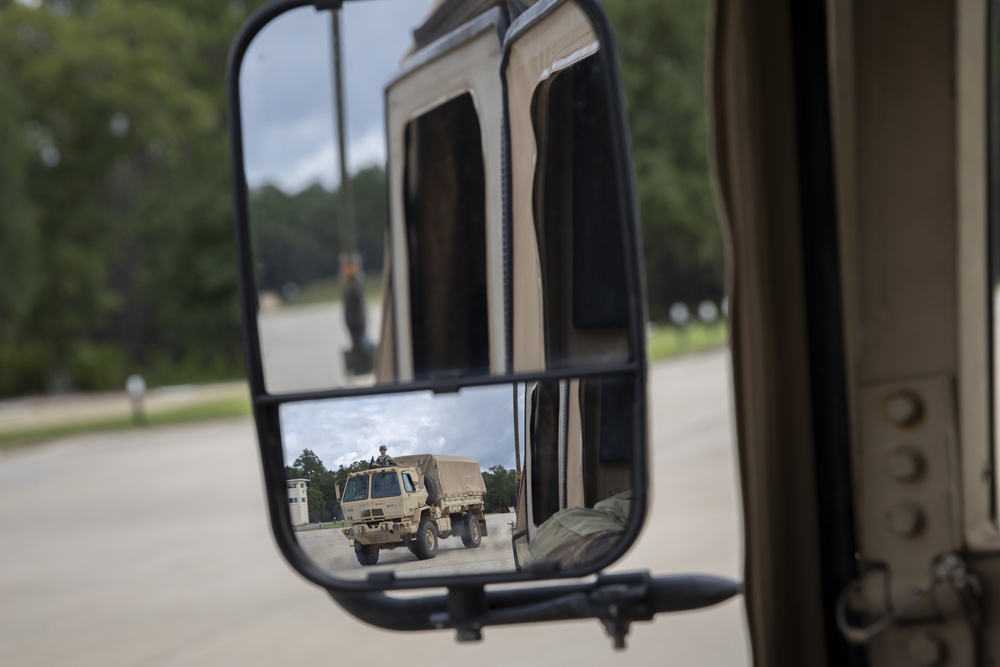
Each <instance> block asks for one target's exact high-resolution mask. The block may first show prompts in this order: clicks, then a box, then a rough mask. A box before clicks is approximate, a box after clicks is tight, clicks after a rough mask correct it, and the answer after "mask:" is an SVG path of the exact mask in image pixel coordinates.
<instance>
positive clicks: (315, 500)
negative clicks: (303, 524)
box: [306, 484, 328, 523]
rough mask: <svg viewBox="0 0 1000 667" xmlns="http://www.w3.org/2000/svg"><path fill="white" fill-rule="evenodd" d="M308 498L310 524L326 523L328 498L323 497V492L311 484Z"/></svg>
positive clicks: (307, 491) (307, 494)
mask: <svg viewBox="0 0 1000 667" xmlns="http://www.w3.org/2000/svg"><path fill="white" fill-rule="evenodd" d="M306 498H307V499H308V501H309V522H310V523H317V522H318V521H326V520H327V519H328V517H327V509H326V498H324V497H323V492H322V491H321V490H320V489H319V488H317V487H316V486H315V485H312V484H310V485H309V488H308V489H307V490H306Z"/></svg>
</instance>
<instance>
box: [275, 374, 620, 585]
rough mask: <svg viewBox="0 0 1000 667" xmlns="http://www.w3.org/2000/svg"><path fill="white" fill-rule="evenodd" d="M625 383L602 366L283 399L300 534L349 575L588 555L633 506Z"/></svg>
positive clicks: (315, 552)
mask: <svg viewBox="0 0 1000 667" xmlns="http://www.w3.org/2000/svg"><path fill="white" fill-rule="evenodd" d="M630 388H631V384H629V382H627V381H624V380H621V379H618V378H614V377H604V378H589V379H585V380H583V379H569V380H547V381H543V382H533V383H526V384H516V385H495V386H489V387H477V388H467V389H464V390H462V391H461V392H458V393H455V394H433V393H430V392H404V393H397V394H390V395H384V396H377V397H354V398H341V399H328V400H322V401H309V402H301V403H289V404H285V405H282V407H281V412H280V421H281V432H282V440H283V442H284V447H285V462H286V468H285V475H286V482H287V489H288V506H289V512H290V517H291V521H292V524H293V525H294V526H295V527H296V533H295V534H296V538H297V539H298V542H299V544H300V546H301V547H302V549H303V551H305V553H306V554H307V555H308V556H309V557H310V558H311V559H312V560H313V561H314V562H315V564H316V565H318V566H319V567H321V568H323V569H325V570H326V571H328V572H329V573H331V574H332V575H335V576H337V577H340V578H344V579H361V578H365V577H367V576H368V575H369V574H371V573H379V572H381V573H384V572H386V571H391V572H393V574H394V575H395V576H396V577H401V578H406V577H428V576H443V575H455V574H472V573H483V572H507V571H514V570H516V569H520V568H526V567H527V568H531V567H545V568H547V569H551V568H553V567H562V568H566V567H571V566H577V565H585V564H587V563H589V562H593V561H594V560H596V559H598V558H600V557H601V556H602V555H603V554H605V553H607V551H608V550H609V549H611V548H612V547H613V546H614V545H615V544H617V542H618V541H619V539H620V537H621V535H622V534H623V531H624V530H625V528H626V526H627V525H628V520H629V516H630V513H631V504H632V501H631V489H632V476H631V461H632V446H633V443H634V440H633V437H634V434H633V424H634V416H635V413H634V410H635V406H634V400H633V397H632V395H631V389H630Z"/></svg>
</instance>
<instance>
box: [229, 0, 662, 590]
mask: <svg viewBox="0 0 1000 667" xmlns="http://www.w3.org/2000/svg"><path fill="white" fill-rule="evenodd" d="M336 4H337V3H307V2H301V1H292V2H277V3H273V4H271V5H268V6H267V7H265V8H264V9H263V10H261V11H260V12H258V13H257V14H256V15H255V16H254V17H252V18H251V19H250V21H249V22H248V23H247V25H246V26H245V27H244V29H243V31H242V32H241V34H240V35H239V36H238V38H237V40H236V42H235V44H234V48H233V53H232V56H231V60H230V72H229V86H230V91H229V92H230V97H231V110H232V114H231V115H232V133H233V165H234V194H235V207H236V226H237V240H238V245H239V250H240V281H241V288H242V305H243V313H244V335H245V344H246V348H247V364H248V374H249V379H250V388H251V394H252V398H253V403H254V415H255V420H256V425H257V430H258V438H259V441H260V445H261V455H262V460H263V464H264V473H265V480H266V483H267V493H268V500H269V506H270V510H271V516H272V523H273V526H274V530H275V534H276V536H277V539H278V542H279V545H280V546H281V548H282V551H283V552H284V553H285V555H286V557H288V558H289V560H290V562H291V563H292V564H293V566H295V567H296V568H297V569H298V570H299V571H300V572H302V573H303V574H304V575H305V576H307V577H308V578H310V579H311V580H313V581H315V582H317V583H320V584H322V585H324V586H326V587H328V588H331V589H342V590H359V589H367V590H374V589H385V588H392V587H399V588H405V587H415V586H439V585H449V584H454V583H455V582H465V583H490V582H501V581H516V580H523V579H530V578H537V577H540V576H544V577H552V576H581V575H585V574H588V573H592V572H594V571H596V570H599V569H601V568H602V567H604V566H606V565H607V564H609V563H611V562H613V561H614V560H615V559H617V558H618V557H620V556H621V554H622V553H624V551H625V550H626V549H627V547H628V546H629V544H631V542H632V541H634V539H635V537H636V536H637V534H638V531H639V528H640V526H641V523H642V519H643V516H644V512H645V493H646V483H647V480H646V424H645V422H646V418H645V355H644V326H643V322H644V316H643V307H642V304H643V298H642V294H641V288H640V285H641V282H640V279H639V275H640V271H641V267H640V265H639V261H638V257H639V252H638V240H637V220H636V215H635V208H634V201H633V200H634V195H633V183H632V177H631V166H630V161H629V154H628V137H627V129H626V127H625V124H624V120H623V106H622V100H621V92H620V84H619V83H618V74H617V65H616V61H615V57H614V46H613V42H612V37H611V33H610V30H609V28H608V26H607V22H606V19H605V18H604V16H603V14H602V12H601V11H600V9H599V7H598V6H597V5H596V4H595V3H594V2H591V1H583V0H579V1H560V2H539V3H536V4H535V5H534V6H532V7H531V8H530V9H527V10H525V11H524V12H523V13H520V14H518V15H510V14H508V8H507V6H506V3H500V4H501V6H495V7H490V5H491V4H493V3H483V7H484V9H483V11H482V12H481V13H479V14H475V15H473V16H470V12H469V11H462V12H456V11H454V10H455V8H456V7H458V4H459V3H455V2H432V1H430V0H428V1H421V0H368V1H365V2H356V3H355V2H345V3H344V4H343V7H342V8H340V7H336V6H335V5H336ZM463 8H464V9H465V10H468V6H467V5H465V4H463ZM381 445H385V446H386V447H387V452H386V453H387V455H388V456H389V457H390V458H388V459H379V460H376V459H377V457H379V456H380V450H379V447H380V446H381Z"/></svg>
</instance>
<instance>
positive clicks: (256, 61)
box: [240, 0, 433, 192]
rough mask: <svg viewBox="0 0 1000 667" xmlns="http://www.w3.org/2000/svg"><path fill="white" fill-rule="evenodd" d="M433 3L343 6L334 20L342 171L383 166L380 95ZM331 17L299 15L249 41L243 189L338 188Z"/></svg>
mask: <svg viewBox="0 0 1000 667" xmlns="http://www.w3.org/2000/svg"><path fill="white" fill-rule="evenodd" d="M432 2H433V0H377V1H371V2H348V3H345V5H344V14H343V18H342V19H341V37H342V39H343V42H344V45H343V46H344V55H343V60H344V66H343V71H344V89H345V92H344V97H345V98H346V102H347V112H346V114H345V116H346V122H347V129H346V132H347V135H348V138H349V141H348V160H349V165H348V166H349V169H351V170H356V169H358V168H360V167H364V166H368V165H371V164H384V163H385V140H384V134H385V125H384V111H383V89H384V87H385V84H386V83H388V82H389V81H390V80H391V79H392V78H393V76H394V74H395V73H396V72H397V71H398V70H399V66H400V63H401V62H402V59H403V56H404V55H405V54H406V53H407V51H408V50H409V48H410V42H411V38H410V34H411V30H412V29H413V28H414V27H415V26H417V25H420V24H421V23H422V22H423V19H424V17H425V16H426V15H427V14H428V12H429V9H430V6H431V4H432ZM331 43H332V40H331V27H330V13H329V12H317V11H316V10H315V9H313V8H311V7H305V8H302V9H298V10H295V11H292V12H288V13H287V14H283V15H282V16H281V17H279V18H278V19H276V20H275V21H273V22H272V23H270V24H269V25H268V26H267V27H266V28H265V29H264V30H263V31H262V32H261V33H259V34H258V35H257V36H256V37H255V38H254V41H253V43H252V44H251V45H250V48H249V50H248V51H247V53H246V56H245V58H244V62H243V67H242V70H241V74H240V96H241V109H242V115H243V135H244V139H243V144H244V152H245V159H246V171H247V180H248V182H249V183H250V185H251V186H252V187H253V186H257V185H261V184H263V183H268V182H269V183H273V184H275V185H279V186H281V187H283V188H284V189H286V190H288V191H289V192H295V191H298V190H301V189H302V188H304V187H307V186H308V185H311V184H312V183H315V182H317V181H318V182H320V183H323V184H324V185H327V186H330V185H333V184H335V183H336V182H338V181H339V180H340V179H339V176H338V174H337V166H336V165H337V156H336V150H337V149H336V142H335V122H336V121H335V116H334V111H333V109H334V105H333V68H332V63H331V59H332V56H331V53H332V49H331Z"/></svg>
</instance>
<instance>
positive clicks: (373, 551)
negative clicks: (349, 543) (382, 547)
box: [354, 541, 378, 565]
mask: <svg viewBox="0 0 1000 667" xmlns="http://www.w3.org/2000/svg"><path fill="white" fill-rule="evenodd" d="M354 555H355V556H357V557H358V562H359V563H361V564H362V565H374V564H375V563H377V562H378V547H377V546H375V545H374V544H361V542H357V541H355V542H354Z"/></svg>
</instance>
